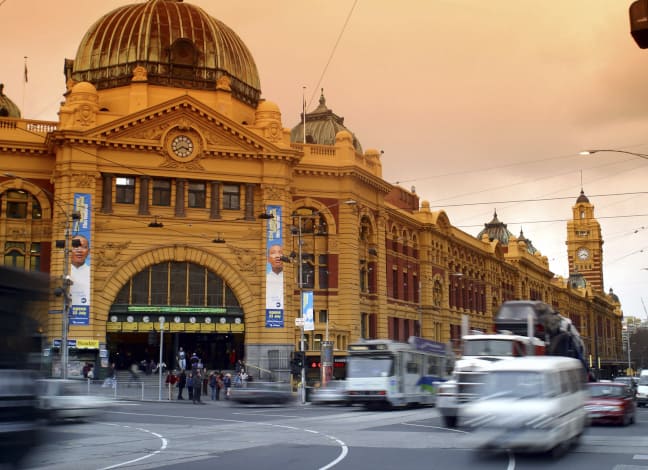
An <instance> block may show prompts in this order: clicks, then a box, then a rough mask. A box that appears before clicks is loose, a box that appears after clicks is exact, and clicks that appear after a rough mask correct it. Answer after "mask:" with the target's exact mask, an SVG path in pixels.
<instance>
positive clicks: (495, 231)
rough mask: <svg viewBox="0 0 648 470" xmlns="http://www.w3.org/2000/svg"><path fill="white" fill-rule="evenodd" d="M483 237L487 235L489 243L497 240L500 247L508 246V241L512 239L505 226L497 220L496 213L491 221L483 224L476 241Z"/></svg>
mask: <svg viewBox="0 0 648 470" xmlns="http://www.w3.org/2000/svg"><path fill="white" fill-rule="evenodd" d="M484 235H488V239H489V240H490V241H493V240H499V242H500V243H501V244H502V245H508V242H509V239H511V238H512V237H514V235H513V234H512V233H511V232H510V231H509V230H508V229H507V228H506V224H504V223H502V222H500V221H499V219H498V218H497V211H495V213H494V214H493V220H491V221H490V222H488V223H487V224H484V229H482V231H481V232H479V233H478V234H477V239H479V240H481V239H482V238H483V236H484Z"/></svg>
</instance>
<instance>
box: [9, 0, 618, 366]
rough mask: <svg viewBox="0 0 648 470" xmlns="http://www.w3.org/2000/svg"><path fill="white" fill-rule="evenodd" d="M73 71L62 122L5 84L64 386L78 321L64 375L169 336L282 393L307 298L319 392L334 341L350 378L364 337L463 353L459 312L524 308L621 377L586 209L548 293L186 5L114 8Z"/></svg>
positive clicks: (528, 258)
mask: <svg viewBox="0 0 648 470" xmlns="http://www.w3.org/2000/svg"><path fill="white" fill-rule="evenodd" d="M62 60H63V58H62ZM64 64H65V80H66V85H67V92H66V93H65V96H64V100H63V102H62V103H61V106H60V111H59V119H58V121H56V122H43V121H34V120H29V119H26V118H24V117H21V116H20V110H19V109H18V108H17V107H16V106H15V105H14V104H13V102H12V101H11V99H10V98H9V97H8V96H7V95H5V90H2V89H1V88H0V162H1V164H0V167H1V168H2V174H1V175H0V203H1V205H0V246H2V247H3V250H4V264H5V265H12V266H17V267H20V268H24V269H28V270H40V271H44V272H47V273H50V274H51V279H52V296H51V299H50V302H49V305H48V306H47V307H45V308H44V309H43V315H42V318H41V321H42V331H41V333H42V335H43V350H44V353H43V356H44V360H45V361H46V362H45V363H46V367H47V368H48V369H50V368H51V369H50V370H51V371H52V373H53V374H54V375H58V374H60V372H61V350H62V349H63V348H61V347H60V346H61V340H62V339H63V338H65V336H66V335H65V334H64V333H65V332H64V331H63V325H64V324H66V323H68V324H69V332H68V333H67V338H68V345H69V358H68V361H67V362H68V373H69V375H70V376H75V375H77V374H79V373H80V369H81V366H82V365H83V364H84V363H85V362H93V363H95V364H96V365H97V370H98V371H99V373H101V371H102V370H103V368H105V367H108V366H109V364H110V363H113V362H114V363H115V364H116V365H117V367H118V368H127V367H128V366H129V365H130V364H131V363H133V362H137V363H139V362H140V361H142V360H151V359H153V360H157V357H158V354H159V348H160V344H159V342H160V339H161V341H162V342H163V358H164V360H165V362H166V363H167V364H169V365H171V364H173V366H174V367H175V366H176V364H175V356H176V352H177V351H178V349H179V348H180V347H182V348H183V349H184V350H185V351H186V352H187V353H188V354H191V353H192V352H198V353H199V354H200V355H201V358H202V360H203V362H204V364H205V366H206V367H208V368H210V369H231V368H234V365H235V363H236V361H238V360H245V362H246V363H247V365H248V369H249V371H250V373H251V374H252V375H253V376H260V377H266V378H267V377H268V376H269V375H270V374H272V376H273V377H274V378H277V377H280V378H281V377H283V378H286V377H287V376H288V374H289V358H290V355H291V353H292V352H293V351H295V350H298V349H299V345H300V340H301V335H302V330H301V328H300V327H299V326H296V318H300V317H301V316H302V307H301V302H300V294H302V293H307V294H308V295H310V293H311V292H312V297H309V299H310V300H309V302H310V303H311V304H310V305H309V307H310V309H311V311H312V317H310V318H306V320H307V326H306V328H305V331H304V343H305V349H306V350H307V351H308V352H309V358H312V359H313V360H312V361H308V366H309V370H308V374H309V378H313V377H316V376H317V375H318V373H319V372H318V371H317V368H318V367H319V359H318V358H319V354H320V350H321V348H322V346H323V345H325V344H331V343H332V345H333V349H334V357H335V370H334V375H336V376H338V377H339V376H343V374H344V357H345V355H346V352H345V351H346V349H347V347H348V345H349V343H351V342H355V341H359V340H361V339H363V338H392V339H396V340H406V339H407V338H408V337H409V336H410V335H419V336H423V337H425V338H428V339H432V340H436V341H440V342H444V343H448V344H450V345H451V346H452V347H455V348H456V347H458V345H459V339H460V335H461V324H462V317H463V316H464V315H467V316H468V317H469V322H470V325H471V328H476V329H481V330H484V331H491V328H492V317H493V313H494V311H495V310H496V309H497V307H498V306H499V304H501V303H502V302H503V301H506V300H512V299H537V300H543V301H545V302H547V303H549V304H551V305H553V306H554V307H555V308H556V309H557V310H559V311H560V312H561V313H562V314H563V315H565V316H567V317H569V318H571V319H572V321H573V322H574V324H575V325H576V326H577V328H578V329H579V330H580V332H581V334H582V336H583V338H584V340H585V343H586V346H587V349H588V352H589V354H590V356H591V360H592V366H593V367H594V368H597V369H601V370H602V372H603V373H612V372H615V371H616V367H617V365H618V364H621V363H622V362H623V354H622V346H621V319H622V313H621V309H620V303H619V300H618V298H616V296H614V295H613V294H612V293H611V292H610V293H609V294H606V293H604V291H603V272H602V265H603V264H602V263H603V262H602V254H603V252H602V245H603V240H602V238H601V231H600V227H599V225H598V222H597V221H596V219H595V217H594V206H593V205H592V204H591V203H590V202H589V200H588V199H587V197H586V196H585V194H584V193H582V194H581V195H580V196H578V197H577V199H576V202H575V204H574V206H573V207H572V211H573V220H572V221H570V222H569V223H568V224H567V241H566V243H567V255H568V257H569V262H570V270H571V272H572V273H573V275H571V276H570V278H569V279H562V278H557V277H555V276H554V274H553V273H552V272H551V270H550V268H549V264H548V260H547V258H546V257H544V256H542V255H541V253H540V252H539V251H537V250H536V249H535V248H534V247H533V245H532V244H531V242H530V241H529V240H527V239H526V238H525V237H524V235H523V234H520V236H518V237H515V236H514V235H513V234H511V233H510V232H509V231H508V230H507V229H506V225H505V224H503V223H502V222H500V221H499V220H498V219H497V215H495V217H494V218H493V220H492V221H491V222H489V223H487V224H485V228H484V230H483V231H482V233H480V234H479V235H478V236H477V237H474V236H472V235H470V234H468V233H466V232H463V231H462V230H459V229H458V228H456V227H453V225H452V224H451V221H450V217H449V215H448V214H447V213H446V212H445V211H432V210H431V208H430V206H429V204H428V203H427V202H425V201H420V200H419V198H418V196H417V194H416V193H414V192H413V191H409V190H406V189H404V188H401V187H398V186H394V185H392V184H389V183H388V182H387V181H385V180H384V179H383V175H382V167H381V153H380V152H379V151H377V150H375V149H369V148H368V149H364V150H363V148H362V146H361V144H360V142H359V140H358V139H357V138H356V136H355V135H354V134H353V132H351V131H350V130H349V129H347V128H346V127H345V125H344V122H343V119H342V118H341V117H340V116H339V115H337V114H335V113H334V112H333V111H332V109H330V108H329V107H328V106H327V103H326V100H325V97H324V94H323V93H322V96H321V98H320V103H319V106H318V108H317V109H316V110H314V111H313V112H311V113H308V114H307V115H306V116H282V114H281V111H280V108H279V106H278V105H277V104H275V103H273V102H272V101H270V100H268V99H265V98H262V93H261V91H262V90H261V85H260V83H261V81H260V78H259V73H258V71H257V68H256V65H255V63H254V59H253V57H252V55H251V54H250V52H249V50H248V49H247V47H246V46H245V44H244V43H243V42H242V40H241V39H240V38H239V37H238V36H237V35H236V34H235V33H234V31H232V30H231V29H230V28H229V27H228V26H226V25H225V24H223V23H221V22H220V21H218V20H217V19H215V18H213V17H212V16H210V14H209V13H208V12H206V11H204V10H202V9H200V8H198V7H196V6H194V5H192V4H191V3H190V2H182V1H177V0H149V1H147V2H140V3H137V4H132V5H128V6H124V7H120V8H118V9H116V10H113V11H111V12H107V14H106V15H105V16H103V17H102V18H100V19H98V20H97V21H96V22H95V24H94V25H91V26H90V27H89V29H88V31H87V33H86V35H85V36H84V37H83V38H82V39H81V41H80V44H79V47H78V51H77V54H76V57H75V58H74V59H73V60H71V59H66V60H65V62H64ZM7 91H8V92H9V91H10V90H7ZM285 121H287V122H288V124H292V125H293V127H292V129H291V128H288V127H286V124H285ZM295 123H297V124H296V125H295ZM304 123H305V126H304ZM376 144H378V145H379V143H376ZM568 210H569V209H568V208H565V211H566V212H567V211H568ZM86 244H87V246H86ZM274 244H279V245H280V247H281V250H282V251H281V257H280V259H279V258H278V259H277V260H275V261H276V262H277V266H279V268H277V271H276V272H274V274H275V275H276V279H279V281H278V283H277V282H276V281H275V278H272V279H271V276H270V275H271V274H272V270H271V269H270V266H272V262H271V261H272V260H269V258H268V253H269V251H270V248H271V247H272V246H273V245H274ZM86 253H87V257H85V254H86ZM77 264H78V266H77ZM281 267H283V271H281ZM276 286H279V287H276ZM275 288H276V289H278V290H277V291H276V292H275V291H274V290H273V289H275ZM271 290H273V291H272V292H271ZM63 310H68V311H69V321H67V322H66V321H64V320H63V316H62V311H63ZM308 313H309V314H310V312H308ZM298 321H299V320H298ZM161 325H163V328H164V332H163V334H160V328H161Z"/></svg>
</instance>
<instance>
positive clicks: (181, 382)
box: [178, 369, 187, 400]
mask: <svg viewBox="0 0 648 470" xmlns="http://www.w3.org/2000/svg"><path fill="white" fill-rule="evenodd" d="M186 386H187V373H186V372H185V370H184V369H182V370H181V371H180V375H179V376H178V400H184V398H183V397H182V391H183V390H184V388H185V387H186Z"/></svg>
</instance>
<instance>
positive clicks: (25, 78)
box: [20, 56, 29, 117]
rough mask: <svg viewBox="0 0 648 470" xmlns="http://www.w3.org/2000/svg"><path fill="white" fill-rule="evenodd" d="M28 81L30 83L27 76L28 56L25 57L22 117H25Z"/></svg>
mask: <svg viewBox="0 0 648 470" xmlns="http://www.w3.org/2000/svg"><path fill="white" fill-rule="evenodd" d="M28 81H29V77H28V75H27V56H25V72H24V80H23V89H22V106H21V107H20V109H21V114H22V117H25V90H26V88H27V82H28Z"/></svg>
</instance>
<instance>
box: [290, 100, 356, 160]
mask: <svg viewBox="0 0 648 470" xmlns="http://www.w3.org/2000/svg"><path fill="white" fill-rule="evenodd" d="M301 118H302V121H301V122H300V123H299V124H297V125H296V126H295V127H293V128H292V130H291V131H290V141H291V142H303V141H304V115H303V114H302V115H301ZM340 131H346V132H348V133H349V136H350V137H351V140H352V142H353V147H354V148H355V151H356V152H357V153H360V154H362V153H363V152H362V145H360V141H359V140H358V139H357V138H356V136H355V135H354V134H353V132H351V131H350V130H349V129H347V128H346V127H345V126H344V118H343V117H340V116H338V115H337V114H335V113H334V112H333V111H332V110H330V109H329V108H327V107H326V98H324V90H322V94H321V96H320V99H319V106H318V107H317V109H315V111H313V112H312V113H306V143H307V144H320V145H335V141H336V138H337V135H338V133H339V132H340Z"/></svg>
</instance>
